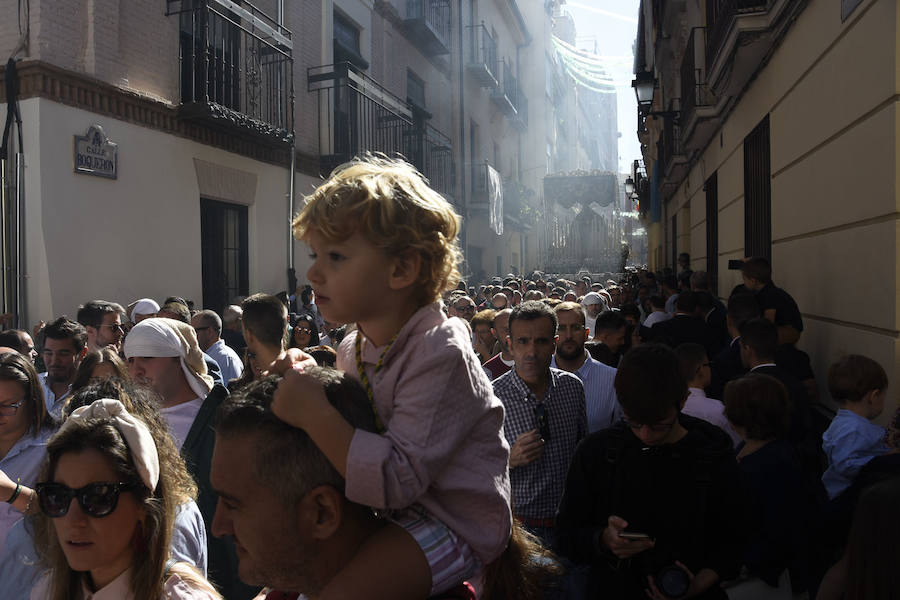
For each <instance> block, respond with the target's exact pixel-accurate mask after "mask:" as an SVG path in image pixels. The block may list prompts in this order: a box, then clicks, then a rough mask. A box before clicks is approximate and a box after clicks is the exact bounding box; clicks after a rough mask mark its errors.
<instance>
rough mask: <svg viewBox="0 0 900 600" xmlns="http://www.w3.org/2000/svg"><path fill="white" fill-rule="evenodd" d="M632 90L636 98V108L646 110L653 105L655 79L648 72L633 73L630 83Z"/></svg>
mask: <svg viewBox="0 0 900 600" xmlns="http://www.w3.org/2000/svg"><path fill="white" fill-rule="evenodd" d="M631 87H633V88H634V95H635V97H636V98H637V103H638V108H639V109H641V110H646V109H649V108H650V105H651V104H653V90H654V89H655V88H656V78H655V77H654V76H653V73H652V72H650V71H641V72H640V73H635V75H634V81H632V82H631Z"/></svg>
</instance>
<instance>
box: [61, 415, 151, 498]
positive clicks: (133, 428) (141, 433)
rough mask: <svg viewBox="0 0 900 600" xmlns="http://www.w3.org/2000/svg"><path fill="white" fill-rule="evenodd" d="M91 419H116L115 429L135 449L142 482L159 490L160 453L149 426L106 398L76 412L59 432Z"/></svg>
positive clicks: (129, 447)
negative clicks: (157, 487) (157, 485)
mask: <svg viewBox="0 0 900 600" xmlns="http://www.w3.org/2000/svg"><path fill="white" fill-rule="evenodd" d="M89 419H110V420H111V421H112V422H113V425H114V426H115V428H116V429H117V430H119V433H121V434H122V439H123V440H125V444H126V445H127V446H128V449H129V450H131V456H132V458H133V459H134V466H135V468H136V469H137V471H138V474H140V476H141V481H143V482H144V485H146V486H147V487H148V488H149V489H150V491H151V492H153V491H156V484H157V483H159V454H158V453H157V451H156V442H154V441H153V436H152V435H150V430H149V429H147V425H145V424H144V423H143V422H141V421H139V420H138V419H135V418H134V417H133V416H131V415H130V414H129V413H128V411H126V410H125V406H124V405H123V404H122V403H121V402H119V401H118V400H112V399H110V398H103V399H101V400H95V401H94V402H93V403H92V404H90V405H88V406H81V407H79V408H76V409H75V410H74V411H72V414H71V415H69V418H68V419H66V420H65V422H64V423H63V424H62V427H60V428H59V433H57V435H59V434H61V433H62V432H63V431H65V430H66V429H69V428H71V427H72V426H73V425H74V424H75V423H84V422H85V421H88V420H89Z"/></svg>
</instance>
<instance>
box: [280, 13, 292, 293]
mask: <svg viewBox="0 0 900 600" xmlns="http://www.w3.org/2000/svg"><path fill="white" fill-rule="evenodd" d="M277 22H278V25H279V26H280V27H283V26H284V0H278V9H277ZM289 69H290V71H289V72H288V80H289V81H290V86H291V87H290V103H289V108H288V110H290V118H291V144H290V153H291V156H290V160H289V161H288V169H289V171H288V183H287V195H288V198H287V200H288V201H287V212H288V215H287V216H288V219H287V280H288V289H287V292H288V295H290V294H293V293H294V292H295V291H296V289H297V274H296V272H295V270H294V232H293V230H292V228H291V223H292V222H293V220H294V189H295V184H296V173H297V132H296V127H295V126H294V102H295V97H294V55H293V52H292V53H291V60H290V62H289ZM286 83H287V82H286Z"/></svg>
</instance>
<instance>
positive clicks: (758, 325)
mask: <svg viewBox="0 0 900 600" xmlns="http://www.w3.org/2000/svg"><path fill="white" fill-rule="evenodd" d="M739 331H740V333H741V344H742V345H744V346H747V347H748V348H750V349H751V350H753V352H754V353H756V357H757V358H758V359H760V360H770V361H772V360H774V359H775V353H776V352H777V351H778V328H777V327H775V324H774V323H772V322H771V321H769V320H768V319H765V318H763V317H757V318H755V319H750V320H749V321H747V322H746V323H744V324H743V325H742V326H741V328H740V330H739Z"/></svg>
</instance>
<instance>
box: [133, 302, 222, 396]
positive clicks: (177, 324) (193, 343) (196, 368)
mask: <svg viewBox="0 0 900 600" xmlns="http://www.w3.org/2000/svg"><path fill="white" fill-rule="evenodd" d="M135 356H141V357H157V356H171V357H175V356H177V357H178V358H180V359H181V370H182V371H184V375H185V377H186V378H187V381H188V384H189V385H190V386H191V389H192V390H193V391H194V393H195V394H197V397H198V398H206V396H207V394H209V392H210V391H211V390H212V388H213V379H212V377H210V376H209V375H208V374H207V373H206V362H205V361H204V360H203V353H202V352H201V351H200V346H199V345H197V334H196V332H195V331H194V328H193V327H191V326H190V325H188V324H187V323H182V322H181V321H176V320H175V319H166V318H162V317H154V318H152V319H144V320H143V321H141V322H140V323H138V324H137V325H135V326H134V327H132V328H131V331H129V332H128V336H127V337H126V338H125V357H126V358H132V357H135Z"/></svg>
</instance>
